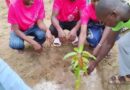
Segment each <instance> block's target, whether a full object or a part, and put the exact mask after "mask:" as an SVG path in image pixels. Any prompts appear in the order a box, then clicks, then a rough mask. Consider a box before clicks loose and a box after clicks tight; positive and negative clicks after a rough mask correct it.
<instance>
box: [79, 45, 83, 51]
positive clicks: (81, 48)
mask: <svg viewBox="0 0 130 90" xmlns="http://www.w3.org/2000/svg"><path fill="white" fill-rule="evenodd" d="M83 49H84V46H83V45H81V46H80V47H79V53H82V52H83Z"/></svg>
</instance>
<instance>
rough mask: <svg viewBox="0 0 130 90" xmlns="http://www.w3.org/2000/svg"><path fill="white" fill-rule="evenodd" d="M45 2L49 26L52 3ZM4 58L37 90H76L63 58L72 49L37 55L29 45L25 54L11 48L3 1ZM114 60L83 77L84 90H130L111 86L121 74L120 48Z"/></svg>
mask: <svg viewBox="0 0 130 90" xmlns="http://www.w3.org/2000/svg"><path fill="white" fill-rule="evenodd" d="M44 1H45V10H46V19H45V23H46V25H47V26H49V25H50V16H51V7H52V6H51V0H44ZM0 2H1V3H0V57H1V58H3V59H4V60H5V62H7V63H8V64H9V65H10V66H11V67H12V68H13V69H14V70H15V71H16V72H17V73H18V74H19V75H20V76H21V78H22V79H23V80H24V81H25V82H26V83H27V84H28V85H29V86H30V87H31V88H32V89H33V90H74V80H75V78H74V76H73V74H72V73H71V72H70V70H69V61H63V59H62V58H63V56H64V55H65V54H66V53H67V52H69V51H71V50H72V46H71V45H69V46H63V47H60V48H56V47H52V48H45V49H44V51H43V52H42V53H41V54H40V55H37V54H36V53H35V52H33V49H32V48H29V47H28V45H27V44H26V49H25V52H24V53H23V54H19V53H18V52H17V51H15V50H12V49H10V48H9V33H10V28H9V24H8V23H7V9H8V8H7V7H6V4H5V2H4V0H0ZM110 54H111V56H109V57H107V58H106V59H104V61H102V62H101V63H100V65H99V66H98V67H97V69H96V70H95V71H94V72H93V73H92V74H91V75H90V76H86V77H83V80H82V84H81V89H80V90H130V85H111V84H109V83H108V80H109V78H110V77H111V76H112V75H113V74H118V62H117V46H116V45H115V46H114V48H113V49H112V50H111V53H110Z"/></svg>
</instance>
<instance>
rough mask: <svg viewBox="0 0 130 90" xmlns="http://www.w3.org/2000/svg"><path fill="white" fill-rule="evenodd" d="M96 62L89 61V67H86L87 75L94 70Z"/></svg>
mask: <svg viewBox="0 0 130 90" xmlns="http://www.w3.org/2000/svg"><path fill="white" fill-rule="evenodd" d="M96 66H97V62H95V61H90V62H89V67H88V74H91V73H92V72H93V70H94V69H95V68H96Z"/></svg>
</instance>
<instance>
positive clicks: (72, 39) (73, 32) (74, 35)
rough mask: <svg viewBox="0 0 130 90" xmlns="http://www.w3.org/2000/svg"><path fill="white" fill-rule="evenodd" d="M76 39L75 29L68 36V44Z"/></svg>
mask: <svg viewBox="0 0 130 90" xmlns="http://www.w3.org/2000/svg"><path fill="white" fill-rule="evenodd" d="M75 38H76V31H75V29H72V30H71V31H70V33H69V35H68V40H69V42H73V41H74V40H75Z"/></svg>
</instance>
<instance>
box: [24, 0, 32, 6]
mask: <svg viewBox="0 0 130 90" xmlns="http://www.w3.org/2000/svg"><path fill="white" fill-rule="evenodd" d="M23 2H24V4H25V5H27V6H30V5H32V4H33V3H34V0H23Z"/></svg>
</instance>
